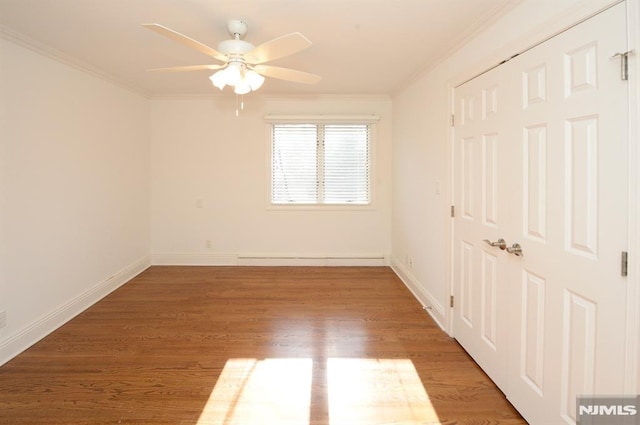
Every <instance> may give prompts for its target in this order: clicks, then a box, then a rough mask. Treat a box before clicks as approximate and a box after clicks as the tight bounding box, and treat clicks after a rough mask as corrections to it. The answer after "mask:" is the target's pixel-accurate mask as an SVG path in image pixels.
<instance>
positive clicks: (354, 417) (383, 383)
mask: <svg viewBox="0 0 640 425" xmlns="http://www.w3.org/2000/svg"><path fill="white" fill-rule="evenodd" d="M327 380H328V387H329V390H328V391H329V420H330V424H331V425H347V424H348V425H426V424H434V425H435V424H440V421H439V419H438V415H437V414H436V411H435V409H434V408H433V405H432V404H431V401H430V400H429V397H428V395H427V392H426V390H425V389H424V386H423V385H422V382H421V381H420V377H419V376H418V372H417V371H416V369H415V367H414V365H413V362H411V360H408V359H348V358H332V359H328V362H327Z"/></svg>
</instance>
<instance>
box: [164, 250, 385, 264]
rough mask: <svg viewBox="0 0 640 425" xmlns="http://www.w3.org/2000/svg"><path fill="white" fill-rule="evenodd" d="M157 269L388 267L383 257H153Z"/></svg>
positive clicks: (350, 255)
mask: <svg viewBox="0 0 640 425" xmlns="http://www.w3.org/2000/svg"><path fill="white" fill-rule="evenodd" d="M151 264H153V265H164V266H168V265H173V266H178V265H180V266H271V267H273V266H319V267H337V266H351V267H355V266H371V267H375V266H385V265H387V264H388V260H387V257H386V256H385V255H383V254H349V255H332V254H309V255H307V254H292V253H285V254H282V253H245V254H224V253H211V254H209V253H166V254H153V255H152V256H151Z"/></svg>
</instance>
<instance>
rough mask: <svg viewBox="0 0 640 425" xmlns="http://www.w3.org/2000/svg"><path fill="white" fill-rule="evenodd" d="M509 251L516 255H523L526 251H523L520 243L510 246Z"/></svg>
mask: <svg viewBox="0 0 640 425" xmlns="http://www.w3.org/2000/svg"><path fill="white" fill-rule="evenodd" d="M507 252H508V253H509V254H513V255H515V256H516V257H522V256H523V255H524V253H523V252H522V247H521V246H520V244H519V243H514V244H513V245H511V246H510V247H508V248H507Z"/></svg>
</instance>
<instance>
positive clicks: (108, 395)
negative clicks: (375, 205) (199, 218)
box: [0, 267, 525, 425]
mask: <svg viewBox="0 0 640 425" xmlns="http://www.w3.org/2000/svg"><path fill="white" fill-rule="evenodd" d="M524 423H525V422H524V421H523V420H522V418H520V416H519V415H518V414H517V412H516V411H515V410H514V409H513V408H512V406H511V405H510V404H509V403H508V402H507V401H506V400H505V398H504V396H503V394H502V393H501V392H500V391H499V390H498V389H497V388H496V387H495V386H494V385H493V383H492V382H491V381H490V380H489V379H488V378H487V377H486V375H485V374H484V373H483V372H482V371H481V370H480V369H479V368H478V366H477V365H476V364H475V363H474V362H473V361H472V360H471V359H470V358H469V357H468V356H467V354H466V353H465V352H464V350H462V349H461V348H460V346H459V345H458V344H457V343H456V342H455V341H454V340H452V339H451V338H449V337H448V336H446V335H445V334H444V333H443V332H442V331H441V330H440V329H439V328H438V327H437V326H436V325H435V324H434V323H433V321H432V320H431V319H430V317H429V316H428V315H427V314H426V313H425V312H424V311H423V310H422V308H421V306H420V305H419V303H418V302H417V301H416V300H415V299H414V298H413V296H412V295H411V294H410V292H409V291H408V290H407V289H406V288H405V286H404V285H403V284H402V282H401V281H400V280H399V279H398V278H397V277H396V276H395V275H394V274H393V272H392V271H391V270H390V269H388V268H290V267H277V268H251V267H151V268H150V269H148V270H146V271H145V272H144V273H142V274H141V275H139V276H138V277H137V278H135V279H133V280H132V281H131V282H129V283H128V284H126V285H125V286H123V287H122V288H120V289H119V290H117V291H115V292H114V293H112V294H111V295H110V296H108V297H107V298H105V299H103V300H102V301H101V302H99V303H98V304H96V305H95V306H93V307H92V308H90V309H89V310H87V311H86V312H84V313H83V314H81V315H80V316H78V317H76V318H75V319H74V320H72V321H71V322H69V323H68V324H67V325H65V326H63V327H62V328H60V329H59V330H57V331H56V332H55V333H53V334H52V335H50V336H49V337H47V338H45V339H44V340H42V341H41V342H40V343H38V344H36V345H35V346H33V347H32V348H31V349H29V350H27V351H26V352H24V353H23V354H21V355H20V356H18V357H17V358H15V359H13V360H12V361H10V362H9V363H7V364H6V365H4V366H2V367H0V424H2V425H5V424H19V425H29V424H47V425H53V424H65V425H74V424H75V425H77V424H149V425H151V424H153V425H160V424H172V425H176V424H177V425H213V424H216V425H232V424H234V425H235V424H238V425H254V424H268V425H294V424H295V425H321V424H323V425H324V424H331V425H373V424H375V425H391V424H394V425H427V424H473V425H480V424H509V425H514V424H524Z"/></svg>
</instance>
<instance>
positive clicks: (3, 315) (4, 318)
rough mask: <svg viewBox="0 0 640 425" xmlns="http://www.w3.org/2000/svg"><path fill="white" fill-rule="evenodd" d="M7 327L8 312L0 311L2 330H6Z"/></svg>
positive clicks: (0, 326)
mask: <svg viewBox="0 0 640 425" xmlns="http://www.w3.org/2000/svg"><path fill="white" fill-rule="evenodd" d="M5 326H7V312H6V311H4V310H3V311H0V328H4V327H5Z"/></svg>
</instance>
